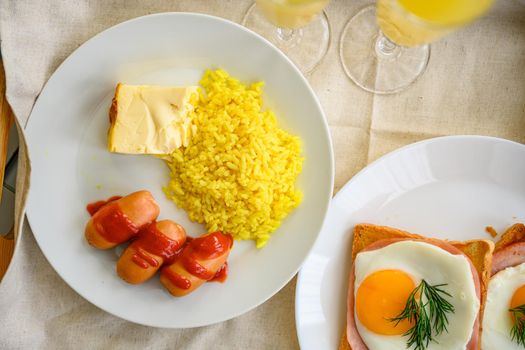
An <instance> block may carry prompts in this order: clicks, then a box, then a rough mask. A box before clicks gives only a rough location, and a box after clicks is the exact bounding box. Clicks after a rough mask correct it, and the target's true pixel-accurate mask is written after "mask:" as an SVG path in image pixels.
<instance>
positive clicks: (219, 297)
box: [27, 13, 333, 328]
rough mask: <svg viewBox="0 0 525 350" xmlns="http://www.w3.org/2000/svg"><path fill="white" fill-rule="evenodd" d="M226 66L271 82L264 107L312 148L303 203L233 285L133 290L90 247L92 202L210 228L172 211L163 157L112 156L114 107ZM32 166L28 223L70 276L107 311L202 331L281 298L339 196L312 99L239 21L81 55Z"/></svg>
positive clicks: (33, 131)
mask: <svg viewBox="0 0 525 350" xmlns="http://www.w3.org/2000/svg"><path fill="white" fill-rule="evenodd" d="M212 67H223V68H224V69H226V70H227V71H228V72H229V73H230V74H231V75H232V76H234V77H238V78H240V79H241V80H243V81H245V82H252V81H255V80H263V81H265V82H266V86H265V89H264V91H265V102H266V104H267V106H269V107H271V108H272V109H273V110H274V111H275V112H276V114H277V116H278V119H279V122H280V124H281V125H282V126H283V128H285V129H287V130H289V131H290V132H292V133H293V134H296V135H299V136H300V137H301V139H302V140H303V150H304V155H305V158H306V161H305V163H304V170H303V173H302V174H301V176H300V177H299V180H298V185H299V187H300V188H301V189H303V192H304V201H303V203H302V204H301V205H300V206H299V208H297V209H296V210H295V211H293V212H292V213H291V215H290V216H289V217H288V218H287V219H286V220H285V221H284V222H283V224H282V226H281V227H280V228H279V229H278V230H277V231H276V232H275V234H274V236H273V238H272V239H271V240H270V242H269V243H268V244H267V246H266V247H264V249H261V250H257V249H256V248H255V245H254V244H253V242H239V243H237V244H236V246H235V249H234V250H233V252H232V254H231V257H230V259H229V261H230V275H229V277H228V280H227V281H226V282H225V283H224V284H220V283H208V284H206V285H205V286H203V287H202V288H200V289H199V290H197V291H196V292H195V293H192V294H191V295H189V296H187V297H184V298H179V299H177V298H173V297H171V296H170V295H169V294H168V293H167V292H166V291H165V290H164V288H163V287H162V286H161V284H160V283H159V281H158V277H156V278H153V279H152V280H151V281H149V282H148V283H145V284H144V285H140V286H131V285H128V284H126V283H124V282H123V281H122V280H120V279H119V278H118V277H117V275H116V273H115V262H116V260H117V255H116V253H115V252H114V251H98V250H96V249H93V248H91V247H90V246H88V245H87V244H86V242H85V241H84V237H83V231H84V226H85V224H86V222H87V220H88V219H89V216H88V214H87V212H86V209H85V206H86V204H87V203H89V202H91V201H93V200H97V199H102V198H107V197H108V196H111V195H116V194H127V193H130V192H132V191H135V190H138V189H147V190H150V191H151V192H152V193H153V195H154V197H155V198H156V199H157V201H158V202H159V204H160V207H161V215H160V218H170V219H174V220H176V221H178V222H179V223H181V224H182V225H183V226H184V227H185V228H186V229H187V231H188V233H189V234H190V235H193V236H195V235H199V234H202V233H203V232H204V227H203V226H201V225H198V224H195V223H191V222H190V221H189V220H188V218H187V216H186V213H185V212H184V211H182V210H180V209H178V208H177V207H176V206H175V205H174V204H173V203H172V202H170V201H168V200H167V199H166V198H165V196H164V195H163V193H162V190H161V187H162V186H163V185H165V184H166V183H167V181H168V179H169V175H168V169H167V167H166V166H165V165H164V164H163V162H162V161H161V160H158V159H155V158H153V157H144V156H142V157H141V156H126V155H116V154H110V153H109V152H107V151H106V133H107V128H108V108H109V106H110V103H111V98H112V95H113V92H114V88H115V85H116V83H117V82H125V83H131V84H134V83H136V84H170V85H185V84H197V83H198V81H199V79H200V76H201V75H202V73H203V71H204V69H206V68H212ZM27 136H28V141H29V150H30V155H31V158H32V176H31V193H30V197H29V202H28V209H27V213H28V218H29V221H30V223H31V227H32V228H33V232H34V235H35V237H36V239H37V241H38V244H39V245H40V247H41V249H42V251H43V253H44V255H45V256H46V258H47V259H48V260H49V262H50V263H51V265H52V266H53V267H54V268H55V270H56V271H57V272H58V273H59V274H60V276H61V277H62V278H63V279H64V280H65V281H66V282H67V283H68V284H69V285H70V286H71V287H72V288H73V289H75V290H76V291H77V292H78V293H79V294H80V295H82V296H83V297H84V298H86V299H87V300H89V301H90V302H92V303H93V304H95V305H97V306H98V307H100V308H102V309H104V310H106V311H108V312H110V313H112V314H114V315H117V316H119V317H122V318H124V319H127V320H130V321H132V322H136V323H141V324H145V325H150V326H157V327H172V328H183V327H196V326H203V325H207V324H211V323H215V322H219V321H224V320H227V319H230V318H232V317H235V316H238V315H240V314H242V313H244V312H246V311H248V310H250V309H252V308H254V307H255V306H257V305H259V304H261V303H262V302H264V301H265V300H266V299H268V298H269V297H271V296H272V295H273V294H275V293H276V292H277V291H278V290H279V289H281V288H282V287H283V286H284V285H285V284H286V283H287V282H288V281H289V280H290V279H291V278H292V277H293V275H294V274H295V273H296V272H297V270H298V269H299V267H300V265H301V263H302V262H303V260H304V259H305V257H306V256H307V254H308V252H309V251H310V249H311V247H312V246H313V244H314V241H315V239H316V237H317V235H318V233H319V231H320V229H321V225H322V222H323V220H324V217H325V214H326V211H327V208H328V203H329V201H330V197H331V194H332V186H333V156H332V149H331V143H330V137H329V133H328V127H327V124H326V121H325V118H324V115H323V112H322V110H321V107H320V105H319V102H318V101H317V99H316V97H315V95H314V93H313V91H312V89H311V88H310V87H309V85H308V83H307V82H306V80H305V79H304V78H303V77H302V75H301V74H300V73H299V71H298V70H297V69H296V68H295V67H294V66H293V65H292V64H291V63H290V61H289V60H288V59H287V58H286V57H285V56H284V55H283V54H282V53H280V51H278V50H277V49H275V48H274V47H272V46H271V45H270V44H269V43H268V42H267V41H265V40H264V39H262V38H261V37H259V36H257V35H256V34H253V33H252V32H250V31H248V30H247V29H245V28H243V27H241V26H239V25H237V24H234V23H232V22H229V21H226V20H223V19H219V18H215V17H211V16H205V15H199V14H189V13H166V14H159V15H152V16H146V17H141V18H138V19H135V20H131V21H128V22H125V23H122V24H119V25H117V26H115V27H113V28H110V29H109V30H106V31H105V32H103V33H101V34H99V35H97V36H96V37H94V38H93V39H91V40H89V41H88V42H86V43H85V44H84V45H82V46H81V47H80V48H78V49H77V50H76V51H75V52H74V53H73V54H72V55H71V56H70V57H69V58H68V59H67V60H66V61H64V63H63V64H62V65H61V66H60V67H59V68H58V69H57V71H56V72H55V73H54V74H53V76H52V77H51V79H50V80H49V82H48V83H47V84H46V86H45V88H44V90H43V91H42V93H41V95H40V97H39V99H38V101H37V103H36V105H35V107H34V110H33V112H32V115H31V118H30V120H29V124H28V126H27Z"/></svg>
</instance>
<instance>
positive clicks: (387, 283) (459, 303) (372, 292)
mask: <svg viewBox="0 0 525 350" xmlns="http://www.w3.org/2000/svg"><path fill="white" fill-rule="evenodd" d="M354 264H355V283H354V300H355V307H354V317H355V320H356V327H357V330H358V331H359V334H360V336H361V338H362V339H363V342H364V343H365V344H366V346H367V347H368V349H370V350H383V349H406V347H407V340H408V337H407V336H404V335H403V334H404V333H405V332H406V331H407V330H409V329H410V328H411V327H412V324H410V323H409V322H408V321H402V322H400V323H399V324H397V325H396V323H395V322H392V321H390V320H389V319H390V318H393V317H396V316H398V315H399V314H400V313H401V312H402V311H403V309H404V308H405V304H406V301H407V299H408V297H409V295H410V293H411V292H412V291H413V290H414V289H415V288H416V287H417V286H418V285H419V283H420V282H421V280H422V279H424V280H425V281H426V282H428V283H429V284H430V285H436V284H443V283H446V284H447V285H446V286H444V287H442V288H443V289H444V290H445V291H446V292H448V293H450V295H451V296H452V297H450V298H448V299H447V300H448V301H449V302H450V303H451V304H452V305H453V306H454V309H455V312H454V313H449V314H447V316H448V321H449V325H448V333H447V332H443V333H442V334H441V335H439V336H437V337H435V342H431V343H429V345H428V347H427V350H440V349H446V350H452V349H465V348H466V345H467V343H468V342H469V340H470V337H471V335H472V330H473V328H474V323H475V321H476V317H477V316H478V312H479V307H480V302H479V298H478V296H477V294H476V287H475V284H474V279H473V278H472V272H471V267H470V264H469V261H468V260H467V258H466V257H465V256H463V255H454V254H451V253H449V252H447V251H445V250H443V249H441V248H439V247H436V246H434V245H432V244H428V243H424V242H419V241H400V242H396V243H393V244H390V245H388V246H386V247H383V248H380V249H376V250H372V251H367V252H361V253H359V254H358V255H357V257H356V259H355V263H354Z"/></svg>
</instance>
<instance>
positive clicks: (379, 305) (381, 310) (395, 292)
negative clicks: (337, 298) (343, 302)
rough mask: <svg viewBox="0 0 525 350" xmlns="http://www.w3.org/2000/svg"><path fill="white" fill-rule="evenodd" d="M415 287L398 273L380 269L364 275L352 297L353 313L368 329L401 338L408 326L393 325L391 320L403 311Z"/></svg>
mask: <svg viewBox="0 0 525 350" xmlns="http://www.w3.org/2000/svg"><path fill="white" fill-rule="evenodd" d="M415 288H416V286H415V284H414V281H413V280H412V278H411V277H410V276H409V275H407V274H406V273H404V272H403V271H399V270H381V271H376V272H374V273H372V274H371V275H369V276H367V277H366V278H365V279H364V280H363V282H362V283H361V285H360V286H359V288H358V289H357V294H356V298H355V307H356V314H357V318H358V319H359V321H360V322H361V323H362V324H363V326H365V327H366V328H367V329H368V330H370V331H371V332H373V333H376V334H381V335H402V334H404V333H405V332H406V331H408V330H409V329H410V328H411V327H412V323H411V322H409V321H408V320H402V321H401V322H399V323H397V324H396V322H393V321H391V320H390V319H391V318H394V317H396V316H398V315H399V314H400V313H401V312H402V311H403V309H404V308H405V305H406V302H407V299H408V297H409V295H410V293H412V291H413V290H414V289H415Z"/></svg>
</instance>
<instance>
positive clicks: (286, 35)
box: [277, 27, 295, 41]
mask: <svg viewBox="0 0 525 350" xmlns="http://www.w3.org/2000/svg"><path fill="white" fill-rule="evenodd" d="M277 36H278V37H279V39H281V40H282V41H291V40H293V38H294V36H295V30H294V29H289V28H281V27H278V28H277Z"/></svg>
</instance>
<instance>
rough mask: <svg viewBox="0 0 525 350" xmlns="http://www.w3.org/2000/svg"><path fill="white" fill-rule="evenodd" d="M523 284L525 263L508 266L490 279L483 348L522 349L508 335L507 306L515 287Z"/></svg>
mask: <svg viewBox="0 0 525 350" xmlns="http://www.w3.org/2000/svg"><path fill="white" fill-rule="evenodd" d="M524 284H525V264H520V265H517V266H514V267H508V268H506V269H504V270H502V271H500V272H498V273H497V274H495V275H494V276H492V278H491V279H490V282H489V288H488V291H487V301H486V302H485V312H484V313H483V334H482V338H481V344H482V347H481V348H482V349H483V350H491V349H497V350H503V349H504V350H514V349H517V350H518V349H519V350H523V347H521V346H519V345H518V343H516V342H514V341H513V340H512V338H511V336H510V330H511V328H512V320H511V318H510V317H509V312H508V310H509V306H510V301H511V300H512V296H513V295H514V292H515V291H516V289H518V288H519V287H521V286H522V285H524Z"/></svg>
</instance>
